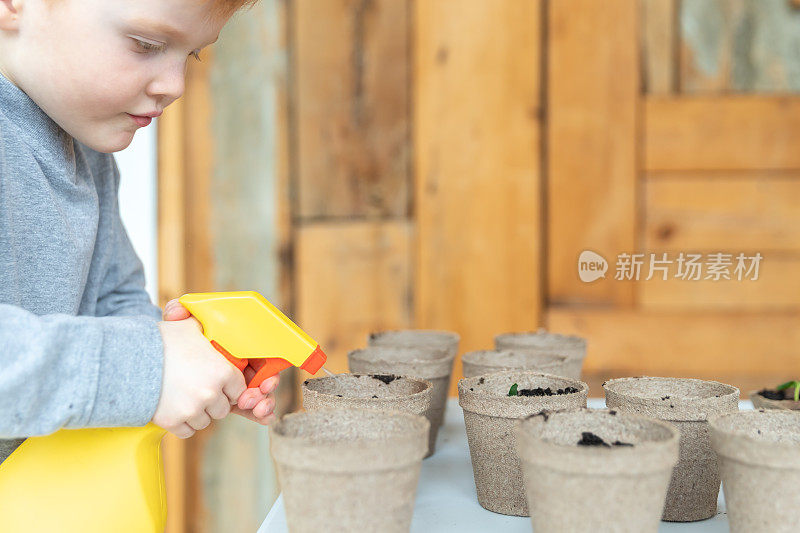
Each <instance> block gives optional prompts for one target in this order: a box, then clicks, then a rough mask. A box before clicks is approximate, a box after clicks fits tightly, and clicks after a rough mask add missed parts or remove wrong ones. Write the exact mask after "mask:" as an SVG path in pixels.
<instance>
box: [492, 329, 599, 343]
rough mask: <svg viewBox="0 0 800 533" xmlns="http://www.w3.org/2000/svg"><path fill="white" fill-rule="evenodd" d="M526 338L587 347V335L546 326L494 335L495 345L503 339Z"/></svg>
mask: <svg viewBox="0 0 800 533" xmlns="http://www.w3.org/2000/svg"><path fill="white" fill-rule="evenodd" d="M524 338H536V339H547V341H548V342H553V341H558V342H567V343H570V344H571V345H572V346H573V347H575V346H580V347H583V348H585V347H586V344H587V340H586V337H581V336H580V335H571V334H567V333H554V332H551V331H549V330H547V329H546V328H539V329H538V330H536V331H508V332H505V333H499V334H497V335H495V336H494V342H495V346H497V343H498V341H501V340H512V341H514V340H521V339H524ZM532 347H536V348H539V347H546V348H550V346H532Z"/></svg>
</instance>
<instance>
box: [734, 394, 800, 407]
mask: <svg viewBox="0 0 800 533" xmlns="http://www.w3.org/2000/svg"><path fill="white" fill-rule="evenodd" d="M760 392H761V391H758V390H751V391H750V392H748V393H747V396H748V397H749V398H750V401H752V400H753V396H760V397H761V401H763V402H766V403H768V404H775V406H776V407H777V408H779V409H789V410H791V411H797V410H800V401H794V400H792V399H788V398H784V399H783V400H773V399H771V398H766V397H764V396H761V394H760Z"/></svg>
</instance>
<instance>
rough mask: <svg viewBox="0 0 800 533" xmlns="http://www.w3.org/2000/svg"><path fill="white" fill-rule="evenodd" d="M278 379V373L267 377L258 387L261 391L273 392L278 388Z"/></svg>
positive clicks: (265, 392)
mask: <svg viewBox="0 0 800 533" xmlns="http://www.w3.org/2000/svg"><path fill="white" fill-rule="evenodd" d="M280 379H281V378H280V376H279V375H274V376H271V377H268V378H267V379H265V380H264V381H262V382H261V385H259V387H258V388H259V390H260V391H261V392H262V393H264V394H269V393H271V392H273V391H274V390H275V389H276V388H278V383H279V382H280Z"/></svg>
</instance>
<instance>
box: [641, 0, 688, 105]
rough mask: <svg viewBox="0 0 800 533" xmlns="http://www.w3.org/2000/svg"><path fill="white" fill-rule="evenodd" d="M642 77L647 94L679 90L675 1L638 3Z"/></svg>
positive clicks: (646, 0) (663, 0) (642, 1)
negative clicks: (640, 20) (640, 19)
mask: <svg viewBox="0 0 800 533" xmlns="http://www.w3.org/2000/svg"><path fill="white" fill-rule="evenodd" d="M640 1H641V9H640V12H641V16H642V78H643V80H644V92H645V93H647V94H670V93H674V92H676V91H677V89H678V31H679V30H678V11H679V10H678V0H640Z"/></svg>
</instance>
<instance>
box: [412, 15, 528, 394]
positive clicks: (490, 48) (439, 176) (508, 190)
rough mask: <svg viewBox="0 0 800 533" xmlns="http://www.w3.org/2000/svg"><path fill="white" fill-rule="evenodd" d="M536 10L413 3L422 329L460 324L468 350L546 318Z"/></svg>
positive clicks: (416, 295)
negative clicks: (542, 315)
mask: <svg viewBox="0 0 800 533" xmlns="http://www.w3.org/2000/svg"><path fill="white" fill-rule="evenodd" d="M541 14H542V4H541V3H540V2H518V1H516V0H503V1H496V0H495V1H489V0H471V1H469V2H466V4H465V3H464V2H462V1H460V0H448V1H435V2H416V3H415V17H414V21H415V28H414V36H415V37H414V43H415V46H414V53H415V56H414V64H415V67H416V68H415V77H414V80H413V86H414V101H415V107H414V120H413V124H414V153H415V156H416V157H415V167H414V175H415V181H416V185H415V190H416V197H415V199H416V209H415V224H416V231H417V242H416V261H415V267H416V269H415V284H414V298H415V311H416V316H415V325H416V326H417V327H422V328H434V329H436V328H440V329H449V330H453V331H457V332H458V333H459V334H460V335H461V339H462V342H461V351H462V353H463V352H465V351H469V350H477V349H487V348H491V347H492V345H493V336H494V335H495V334H497V333H501V332H504V331H510V330H530V329H535V327H536V326H537V325H538V324H539V317H540V312H541V309H540V305H541V302H540V294H541V283H542V272H541V268H540V264H541V254H542V252H543V249H542V229H541V218H542V216H543V213H542V211H541V198H542V193H541V188H542V181H541V159H540V157H541V155H540V154H541V142H542V139H541V133H540V130H541V112H542V108H541V82H540V65H541V55H542V50H541V41H540V36H541V31H540V27H541ZM465 28H469V31H467V30H466V29H465ZM455 375H456V376H460V375H461V373H460V361H457V363H456V369H455ZM455 383H456V380H453V382H452V387H453V388H452V390H451V393H453V394H455Z"/></svg>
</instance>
